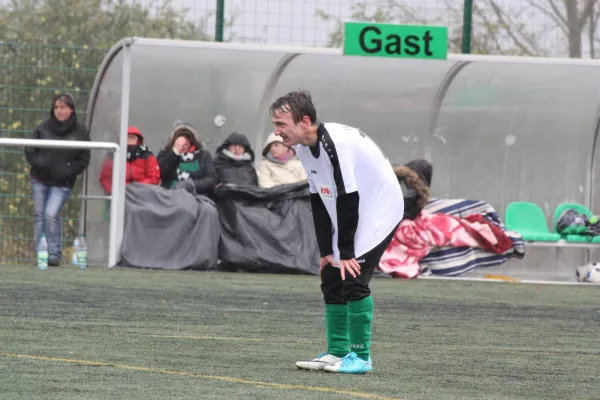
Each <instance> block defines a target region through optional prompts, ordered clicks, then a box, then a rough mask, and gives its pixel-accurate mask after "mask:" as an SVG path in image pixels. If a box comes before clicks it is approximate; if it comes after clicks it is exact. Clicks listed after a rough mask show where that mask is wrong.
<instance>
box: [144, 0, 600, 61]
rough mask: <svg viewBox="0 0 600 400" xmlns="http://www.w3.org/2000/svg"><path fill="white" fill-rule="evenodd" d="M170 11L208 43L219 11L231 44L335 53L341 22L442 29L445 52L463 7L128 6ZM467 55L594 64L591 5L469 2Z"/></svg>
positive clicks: (193, 1)
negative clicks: (196, 28)
mask: <svg viewBox="0 0 600 400" xmlns="http://www.w3.org/2000/svg"><path fill="white" fill-rule="evenodd" d="M133 1H134V2H136V3H138V4H140V5H142V6H145V7H152V6H154V5H156V4H166V3H168V4H170V5H171V6H172V7H173V8H175V9H177V10H180V11H184V12H185V13H186V15H187V18H188V19H190V20H192V21H194V22H195V23H197V24H200V25H202V26H203V27H205V28H206V32H205V33H206V34H207V35H209V36H211V37H213V35H214V33H215V30H214V27H215V26H216V25H218V21H217V15H218V13H217V7H218V6H219V5H220V4H222V5H223V8H224V10H223V11H224V12H223V14H222V15H223V26H224V33H223V38H224V40H225V41H233V42H237V43H254V44H272V45H297V46H319V47H325V46H334V47H339V46H340V45H341V43H342V41H341V39H342V29H341V28H342V24H343V22H344V21H378V22H392V23H399V24H409V23H417V24H431V25H443V26H447V27H448V29H449V35H450V47H451V50H452V51H453V52H459V51H460V50H461V43H462V34H463V21H464V20H463V16H464V15H463V11H464V7H465V4H466V3H467V2H465V0H302V1H300V0H133ZM470 3H471V4H472V8H471V12H472V19H471V20H472V35H473V46H472V51H473V52H477V53H483V54H522V55H531V56H550V57H568V56H571V57H590V58H595V55H596V52H595V46H596V45H598V44H600V32H599V30H598V26H599V25H600V24H598V17H600V1H597V0H591V1H588V0H564V1H560V2H553V1H548V0H473V1H471V2H470Z"/></svg>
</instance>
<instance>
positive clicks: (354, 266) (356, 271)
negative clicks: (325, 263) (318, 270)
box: [340, 258, 360, 281]
mask: <svg viewBox="0 0 600 400" xmlns="http://www.w3.org/2000/svg"><path fill="white" fill-rule="evenodd" d="M346 271H348V273H350V275H351V276H352V277H353V278H356V277H357V276H358V275H360V264H359V263H358V261H356V259H355V258H353V259H351V260H342V263H341V265H340V273H341V274H342V280H343V281H345V280H346Z"/></svg>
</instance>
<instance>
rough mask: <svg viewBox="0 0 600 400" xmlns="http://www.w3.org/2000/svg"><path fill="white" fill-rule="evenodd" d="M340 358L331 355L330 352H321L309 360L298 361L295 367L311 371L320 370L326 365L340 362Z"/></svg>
mask: <svg viewBox="0 0 600 400" xmlns="http://www.w3.org/2000/svg"><path fill="white" fill-rule="evenodd" d="M340 360H341V358H339V357H336V356H332V355H331V354H327V353H321V354H319V355H318V356H317V358H315V359H312V360H310V361H298V362H297V363H296V367H298V368H300V369H308V370H311V371H322V370H324V369H325V367H327V366H328V365H335V364H337V363H338V362H340Z"/></svg>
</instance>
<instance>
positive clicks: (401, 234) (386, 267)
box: [379, 210, 510, 278]
mask: <svg viewBox="0 0 600 400" xmlns="http://www.w3.org/2000/svg"><path fill="white" fill-rule="evenodd" d="M500 233H501V234H503V233H502V232H501V231H500ZM497 235H498V230H495V229H492V226H491V224H489V223H486V222H485V221H484V220H483V219H481V220H479V221H478V222H475V221H469V220H467V219H460V218H456V217H453V216H450V215H447V214H429V213H428V212H427V211H424V210H423V211H421V213H420V214H419V215H418V216H417V218H415V219H414V220H404V221H402V222H401V223H400V226H399V227H398V230H397V231H396V234H395V235H394V238H393V239H392V242H391V243H390V245H389V246H388V248H387V249H386V250H385V253H384V254H383V256H382V257H381V261H380V262H379V269H381V270H382V271H383V272H385V273H388V274H391V275H392V276H394V277H398V278H415V277H417V276H418V275H419V272H420V267H419V261H420V260H421V258H423V257H425V256H426V255H427V254H428V253H429V252H430V251H431V249H432V248H434V247H447V246H452V247H464V246H468V247H483V248H493V247H498V246H502V247H504V246H505V240H503V239H504V238H502V237H498V236H497ZM506 240H508V239H506ZM508 242H509V243H510V240H508ZM509 245H510V244H509ZM500 250H502V249H499V251H500Z"/></svg>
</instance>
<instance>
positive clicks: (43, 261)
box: [37, 235, 48, 271]
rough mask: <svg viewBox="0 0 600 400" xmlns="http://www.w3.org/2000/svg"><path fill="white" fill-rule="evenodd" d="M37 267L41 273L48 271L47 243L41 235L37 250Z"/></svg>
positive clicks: (44, 236)
mask: <svg viewBox="0 0 600 400" xmlns="http://www.w3.org/2000/svg"><path fill="white" fill-rule="evenodd" d="M37 265H38V268H39V269H40V270H42V271H44V270H47V269H48V241H47V240H46V235H42V238H41V239H40V243H39V245H38V249H37Z"/></svg>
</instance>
